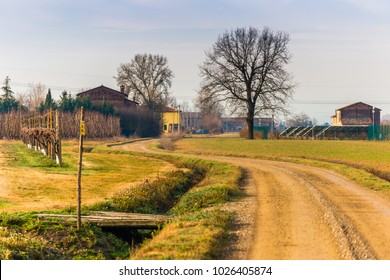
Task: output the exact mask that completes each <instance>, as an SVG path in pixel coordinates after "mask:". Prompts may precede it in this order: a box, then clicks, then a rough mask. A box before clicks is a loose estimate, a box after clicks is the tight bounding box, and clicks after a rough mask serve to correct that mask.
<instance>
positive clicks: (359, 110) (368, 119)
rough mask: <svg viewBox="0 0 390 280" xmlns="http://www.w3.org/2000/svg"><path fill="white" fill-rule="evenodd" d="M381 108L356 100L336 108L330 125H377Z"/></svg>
mask: <svg viewBox="0 0 390 280" xmlns="http://www.w3.org/2000/svg"><path fill="white" fill-rule="evenodd" d="M380 118H381V109H379V108H376V107H374V106H371V105H368V104H366V103H363V102H357V103H353V104H350V105H348V106H345V107H342V108H339V109H337V110H336V112H335V115H333V116H332V126H347V125H348V126H367V125H373V124H374V125H379V124H380Z"/></svg>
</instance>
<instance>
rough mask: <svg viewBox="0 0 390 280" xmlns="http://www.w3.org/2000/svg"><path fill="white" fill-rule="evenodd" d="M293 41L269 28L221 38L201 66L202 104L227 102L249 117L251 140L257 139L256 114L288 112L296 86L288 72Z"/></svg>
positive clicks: (240, 29)
mask: <svg viewBox="0 0 390 280" xmlns="http://www.w3.org/2000/svg"><path fill="white" fill-rule="evenodd" d="M289 40H290V38H289V36H288V34H286V33H283V32H273V31H272V30H270V29H269V28H264V29H263V30H259V29H256V28H253V27H250V28H247V29H245V28H238V29H236V30H233V31H231V32H225V33H224V34H222V35H221V36H219V37H218V39H217V42H216V43H215V44H214V45H213V47H212V49H211V50H210V51H208V52H206V60H205V61H204V63H203V65H202V66H200V74H201V76H202V78H203V82H202V86H201V91H200V92H199V97H198V105H199V106H202V105H201V104H200V103H202V102H204V103H205V104H207V106H211V105H212V106H215V105H216V104H217V103H223V102H225V103H226V104H227V105H228V106H229V108H230V109H231V111H236V112H242V113H245V114H246V120H247V124H248V131H249V133H248V138H250V139H253V120H254V116H255V114H259V113H261V112H264V111H272V112H277V111H284V107H285V105H286V103H287V102H288V100H289V99H290V98H291V97H292V94H293V90H294V87H295V84H294V83H293V82H292V76H291V75H290V74H289V73H288V72H287V71H286V70H285V69H284V67H285V65H286V64H288V63H289V61H290V57H291V56H290V54H289V52H288V49H287V44H288V42H289Z"/></svg>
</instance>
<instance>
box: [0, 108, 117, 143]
mask: <svg viewBox="0 0 390 280" xmlns="http://www.w3.org/2000/svg"><path fill="white" fill-rule="evenodd" d="M24 115H25V113H22V112H20V111H11V112H9V113H7V114H0V137H1V138H2V139H19V138H20V129H21V120H22V117H23V116H24ZM59 119H60V127H61V128H60V130H61V132H60V133H61V138H63V139H64V138H65V139H66V138H77V137H78V136H79V132H80V115H79V114H78V113H76V114H75V113H70V112H60V116H59ZM85 124H86V130H87V131H86V133H87V134H86V137H88V138H110V137H116V136H119V135H120V133H121V130H120V121H119V117H116V116H105V115H104V114H101V113H99V112H92V111H90V112H86V113H85Z"/></svg>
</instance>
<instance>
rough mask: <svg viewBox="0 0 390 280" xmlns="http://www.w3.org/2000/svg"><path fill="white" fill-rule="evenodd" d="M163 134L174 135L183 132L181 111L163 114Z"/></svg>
mask: <svg viewBox="0 0 390 280" xmlns="http://www.w3.org/2000/svg"><path fill="white" fill-rule="evenodd" d="M162 121H163V133H173V132H179V131H181V125H182V119H181V115H180V112H179V111H173V112H163V113H162Z"/></svg>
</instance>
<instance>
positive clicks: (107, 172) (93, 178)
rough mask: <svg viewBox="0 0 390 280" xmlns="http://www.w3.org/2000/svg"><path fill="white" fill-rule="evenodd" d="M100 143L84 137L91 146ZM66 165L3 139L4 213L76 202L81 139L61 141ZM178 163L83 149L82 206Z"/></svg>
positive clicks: (0, 208)
mask: <svg viewBox="0 0 390 280" xmlns="http://www.w3.org/2000/svg"><path fill="white" fill-rule="evenodd" d="M100 144H101V142H86V144H85V147H86V150H87V151H90V150H92V148H93V147H94V146H97V145H100ZM63 160H64V166H63V167H58V166H56V165H55V164H53V162H52V161H51V160H49V159H48V158H47V157H45V156H43V155H42V154H40V153H38V152H35V151H33V150H31V149H27V148H26V147H25V146H24V145H23V144H22V143H21V142H17V141H0V164H1V170H0V190H1V192H0V212H16V211H32V210H40V211H42V210H52V209H59V208H64V207H69V206H71V205H75V202H76V188H77V163H78V143H77V142H76V141H66V142H64V143H63ZM173 170H176V168H175V167H174V166H173V165H172V164H169V163H167V162H166V161H162V160H158V159H151V158H146V157H143V156H133V155H110V154H100V153H90V152H87V153H84V157H83V177H82V201H83V204H84V205H89V204H93V203H96V202H98V201H102V200H105V199H107V198H109V197H111V196H112V195H113V194H115V193H116V192H118V191H120V190H123V189H125V188H128V187H129V186H131V185H136V184H139V183H141V182H144V181H145V180H146V179H148V180H154V179H155V178H157V177H162V176H164V174H165V173H167V172H169V171H173Z"/></svg>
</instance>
